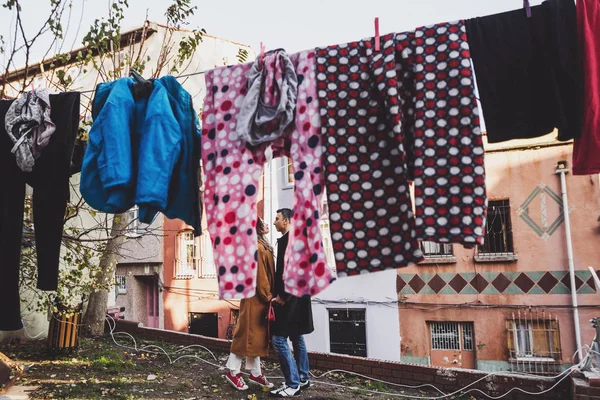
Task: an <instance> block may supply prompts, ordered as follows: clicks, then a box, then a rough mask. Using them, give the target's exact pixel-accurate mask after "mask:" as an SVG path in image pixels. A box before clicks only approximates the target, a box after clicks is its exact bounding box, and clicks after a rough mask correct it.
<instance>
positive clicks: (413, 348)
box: [396, 137, 600, 373]
mask: <svg viewBox="0 0 600 400" xmlns="http://www.w3.org/2000/svg"><path fill="white" fill-rule="evenodd" d="M547 138H548V137H545V138H542V139H539V140H537V141H536V142H535V143H533V141H528V142H527V143H525V144H523V143H518V142H516V141H514V142H509V143H504V144H502V145H494V146H491V145H490V146H487V149H486V159H485V162H486V174H487V178H486V180H487V193H488V198H489V208H488V223H487V228H486V240H485V245H484V246H479V247H477V248H475V249H465V248H463V247H462V246H459V245H454V246H449V245H436V244H432V243H427V242H425V243H423V244H422V246H423V250H424V251H425V253H426V255H427V261H426V262H425V263H423V264H420V265H418V266H413V267H409V268H403V269H399V270H398V275H397V282H396V286H397V292H398V300H399V302H400V304H399V318H400V336H401V358H402V361H406V362H413V363H423V364H431V365H437V366H447V367H462V368H477V369H482V370H489V371H495V370H514V371H516V370H519V371H527V372H533V373H554V372H556V371H560V370H563V369H565V368H566V367H567V366H570V365H571V364H572V362H573V361H572V356H573V354H574V353H575V351H576V349H577V345H576V343H577V340H578V339H577V336H578V334H577V332H576V329H575V323H574V308H573V298H572V296H571V282H570V275H569V260H568V252H567V237H566V233H565V232H566V231H565V212H567V210H564V208H563V201H562V195H561V179H560V175H557V163H559V162H560V161H567V167H568V165H569V163H570V160H571V154H572V145H571V144H560V143H558V142H555V141H552V140H550V141H544V139H547ZM550 139H552V138H550ZM566 185H567V191H568V202H569V210H568V212H569V217H570V228H571V236H572V248H573V265H574V270H575V285H576V293H577V295H576V300H577V302H578V304H579V309H578V312H579V318H578V325H579V328H580V331H581V332H580V337H581V345H582V346H585V345H586V344H590V342H591V340H592V339H593V336H594V332H593V330H592V328H591V326H590V324H589V322H588V321H589V319H591V318H593V317H597V316H599V315H598V314H599V313H600V307H599V306H598V304H600V297H599V295H598V293H597V288H596V286H595V285H594V281H593V279H592V276H591V273H590V271H589V270H588V266H592V267H593V268H594V269H595V270H600V246H598V242H599V239H600V224H599V222H598V217H599V216H600V182H599V180H598V176H573V175H571V174H568V175H566Z"/></svg>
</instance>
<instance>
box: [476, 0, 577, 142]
mask: <svg viewBox="0 0 600 400" xmlns="http://www.w3.org/2000/svg"><path fill="white" fill-rule="evenodd" d="M466 25H467V36H468V42H469V45H470V47H471V57H472V59H473V66H474V68H475V77H476V80H477V86H478V87H479V94H480V100H481V106H482V108H483V116H484V119H485V125H486V128H487V137H488V142H490V143H497V142H503V141H506V140H511V139H527V138H534V137H538V136H543V135H546V134H548V133H550V132H552V130H553V129H554V128H557V129H558V140H563V141H564V140H569V139H573V138H576V137H579V135H580V132H581V116H582V76H581V62H580V58H579V51H578V47H577V46H578V44H577V25H576V15H575V4H574V2H573V0H548V1H545V2H544V3H542V4H541V5H539V6H535V7H531V18H527V15H526V13H525V10H523V9H519V10H514V11H509V12H505V13H501V14H495V15H490V16H487V17H481V18H473V19H469V20H467V21H466Z"/></svg>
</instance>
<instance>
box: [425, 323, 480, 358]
mask: <svg viewBox="0 0 600 400" xmlns="http://www.w3.org/2000/svg"><path fill="white" fill-rule="evenodd" d="M429 327H430V330H431V349H432V350H464V351H473V323H471V322H431V323H430V324H429Z"/></svg>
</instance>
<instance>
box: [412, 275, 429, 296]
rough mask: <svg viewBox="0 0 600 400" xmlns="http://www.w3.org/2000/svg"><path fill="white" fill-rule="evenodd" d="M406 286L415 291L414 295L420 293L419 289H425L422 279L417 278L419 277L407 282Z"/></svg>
mask: <svg viewBox="0 0 600 400" xmlns="http://www.w3.org/2000/svg"><path fill="white" fill-rule="evenodd" d="M408 286H410V287H411V289H412V290H414V291H415V293H417V294H418V293H419V292H420V291H421V289H423V288H424V287H425V282H423V279H421V278H420V277H419V275H415V276H414V277H413V278H412V279H411V280H410V281H409V282H408Z"/></svg>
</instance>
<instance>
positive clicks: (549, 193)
mask: <svg viewBox="0 0 600 400" xmlns="http://www.w3.org/2000/svg"><path fill="white" fill-rule="evenodd" d="M537 197H539V198H540V207H541V210H540V211H541V221H536V220H534V219H533V218H532V216H531V215H530V214H529V207H530V206H531V203H532V202H533V201H534V200H535V199H536V198H537ZM548 199H550V200H551V201H548ZM548 203H550V206H551V207H555V203H556V205H558V209H559V214H558V216H557V217H556V218H555V219H554V221H552V222H550V223H549V221H547V217H546V216H547V214H548V205H547V204H548ZM517 215H518V216H519V217H521V219H522V220H523V221H525V223H526V224H527V225H529V227H531V229H533V231H534V232H535V233H537V234H538V236H539V237H541V238H542V239H544V240H548V239H549V238H550V236H552V234H553V233H554V232H556V230H557V229H558V227H559V226H560V225H561V224H562V223H563V221H564V220H565V215H564V210H563V204H562V199H561V198H560V196H559V195H558V194H556V193H554V191H553V190H552V189H550V188H549V187H548V186H546V185H545V184H543V183H540V184H539V185H538V186H536V188H535V189H534V190H533V192H531V194H530V195H529V197H527V199H525V201H524V202H523V204H521V206H520V207H519V208H518V209H517Z"/></svg>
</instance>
